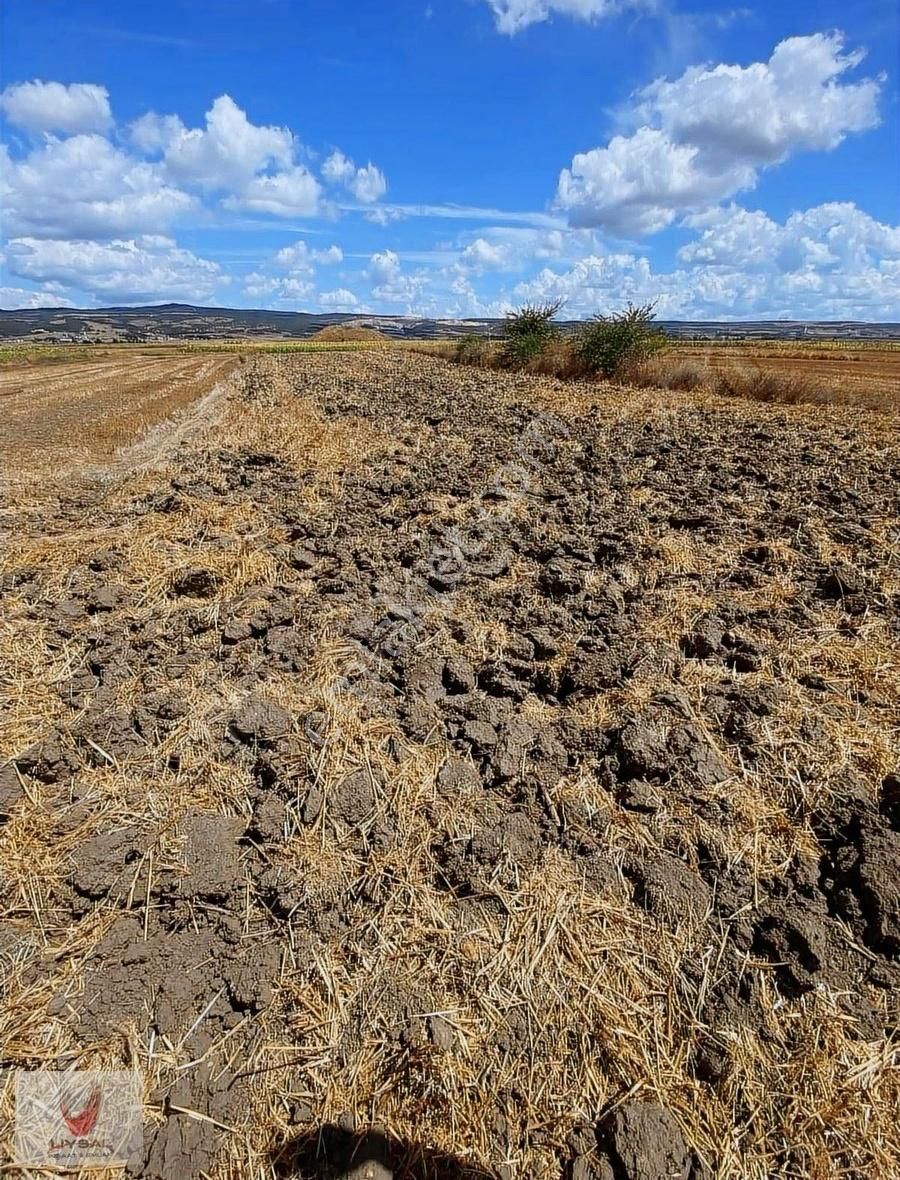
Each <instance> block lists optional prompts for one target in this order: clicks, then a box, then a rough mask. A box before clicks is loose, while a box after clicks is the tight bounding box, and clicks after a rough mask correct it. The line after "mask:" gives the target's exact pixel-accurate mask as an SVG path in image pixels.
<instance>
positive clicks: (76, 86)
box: [0, 80, 113, 135]
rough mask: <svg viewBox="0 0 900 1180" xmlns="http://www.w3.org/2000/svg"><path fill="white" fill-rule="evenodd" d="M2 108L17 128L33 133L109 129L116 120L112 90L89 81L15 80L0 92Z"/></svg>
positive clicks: (71, 132) (66, 133)
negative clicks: (110, 106)
mask: <svg viewBox="0 0 900 1180" xmlns="http://www.w3.org/2000/svg"><path fill="white" fill-rule="evenodd" d="M0 110H2V111H3V113H4V114H5V115H6V118H7V119H8V120H9V122H10V123H12V124H13V125H14V126H15V127H21V128H22V129H23V130H24V131H29V132H31V133H32V134H34V133H37V132H41V131H55V132H59V133H60V134H62V135H77V134H78V133H79V132H85V131H107V130H108V129H109V128H110V127H111V126H112V122H113V117H112V112H111V111H110V109H109V92H108V91H107V89H106V87H105V86H95V85H94V84H92V83H90V82H73V83H72V84H71V85H70V86H65V85H63V83H62V82H40V81H37V80H35V81H34V82H16V83H13V84H12V85H10V86H7V87H6V89H5V90H4V91H3V93H2V94H0Z"/></svg>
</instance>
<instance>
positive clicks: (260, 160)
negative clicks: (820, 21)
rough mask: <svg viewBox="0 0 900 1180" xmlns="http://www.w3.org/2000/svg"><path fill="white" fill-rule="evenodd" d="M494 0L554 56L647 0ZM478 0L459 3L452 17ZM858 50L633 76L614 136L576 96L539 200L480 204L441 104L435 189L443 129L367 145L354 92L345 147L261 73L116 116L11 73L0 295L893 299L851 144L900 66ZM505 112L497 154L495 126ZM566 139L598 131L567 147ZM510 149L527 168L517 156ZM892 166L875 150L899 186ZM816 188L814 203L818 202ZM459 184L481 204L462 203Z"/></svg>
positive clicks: (835, 305)
mask: <svg viewBox="0 0 900 1180" xmlns="http://www.w3.org/2000/svg"><path fill="white" fill-rule="evenodd" d="M448 2H449V0H448ZM486 3H487V7H488V8H489V10H490V12H489V14H488V15H489V19H490V21H491V25H492V27H493V29H494V39H495V41H496V42H497V45H498V46H499V47H500V51H501V52H506V53H513V52H515V51H516V46H517V45H519V44H520V43H521V42H522V40H523V38H526V37H527V38H529V39H530V51H531V52H532V53H540V50H541V38H542V37H547V38H550V39H552V38H553V37H554V36H556V35H557V34H559V35H561V36H566V35H567V33H566V32H565V30H566V29H567V28H568V29H574V28H576V27H578V26H580V27H581V40H582V41H583V39H584V27H585V26H587V27H588V28H590V29H592V30H593V29H598V30H599V28H600V26H601V25H602V26H604V27H606V26H607V25H609V24H610V22H614V21H617V20H619V21H621V20H622V19H624V15H625V14H626V13H630V15H631V16H632V17H633V18H634V19H638V17H640V18H641V19H643V20H645V21H649V20H652V19H653V13H654V11H656V10H657V9H658V5H655V4H652V3H650V2H649V0H486ZM478 11H480V10H478V9H472V8H471V6H469V7H467V6H465V5H462V6H461V7H460V9H459V12H458V14H457V16H458V20H460V21H465V20H467V19H469V18H470V16H472V14H474V13H475V12H478ZM472 19H474V16H472ZM491 25H488V29H490V27H491ZM560 30H563V32H562V33H560ZM485 35H489V34H485ZM620 35H622V34H621V31H620ZM448 52H449V50H448ZM483 52H484V54H485V59H486V60H487V61H489V60H490V57H489V54H488V51H487V50H484V51H483ZM864 56H865V47H864V46H863V45H851V44H850V43H849V42H848V39H847V37H846V36H845V35H844V34H842V33H840V32H836V31H826V32H822V31H818V32H811V33H808V34H806V35H801V36H791V37H785V38H782V39H780V40H778V41H777V42H775V43H774V44H771V46H770V49H769V51H768V53H767V54H766V55H765V56H764V57H762V56H760V57H759V58H758V59H754V60H745V61H743V62H741V61H736V60H733V59H732V58H729V59H728V60H723V61H720V62H718V63H712V62H710V61H709V60H706V59H704V60H703V61H691V62H689V63H687V64H682V66H681V67H680V68H679V69H677V70H672V71H671V72H670V73H659V74H657V75H656V76H653V77H646V76H645V77H644V78H643V79H642V81H641V84H640V85H638V86H637V87H636V88H634V89H632V91H631V93H630V94H625V95H623V94H621V93H618V88H617V86H615V85H613V86H612V87H611V88H610V89H608V91H605V92H604V93H605V95H606V97H607V98H609V99H611V100H612V101H608V102H606V104H605V107H604V109H605V112H606V116H605V117H606V119H607V122H608V123H609V132H608V134H607V135H606V136H601V135H599V134H598V133H597V125H598V122H599V121H601V119H598V118H597V117H595V115H594V114H591V115H590V116H588V115H586V113H585V111H584V110H583V109H573V111H572V119H571V122H572V124H573V126H572V127H567V128H566V135H567V139H566V140H565V141H564V142H562V143H560V144H559V147H558V149H557V148H556V147H555V144H554V141H553V137H552V136H547V135H545V136H544V142H543V143H542V144H541V151H540V155H541V159H542V160H543V159H548V160H552V159H553V156H554V155H555V156H556V159H557V163H556V172H555V175H552V174H550V175H546V176H545V175H544V170H543V169H542V168H539V167H537V166H535V168H534V169H533V173H534V174H532V173H528V184H529V186H530V189H531V191H534V192H537V193H539V192H540V187H539V186H541V185H542V184H543V186H544V188H543V196H542V199H541V200H539V201H535V202H534V204H535V207H534V208H532V209H530V210H529V209H526V210H524V211H523V210H522V209H521V208H519V207H517V204H518V203H517V202H516V201H515V191H514V190H511V189H510V187H509V186H508V185H505V184H502V183H498V185H497V187H498V191H497V195H496V200H494V201H491V202H489V203H485V202H484V194H485V191H486V185H487V180H486V179H485V178H483V177H482V172H483V171H484V170H485V169H484V168H481V167H479V166H478V165H479V161H477V160H476V159H474V158H473V157H472V154H471V147H470V139H469V132H468V130H465V131H463V130H460V131H458V132H457V131H456V130H455V128H454V126H453V124H452V121H450V120H449V118H447V119H445V121H444V122H443V123H441V124H440V125H438V120H437V114H438V113H439V112H437V111H436V115H435V122H436V129H435V134H436V135H440V137H441V144H442V149H443V152H444V153H445V156H446V157H448V158H447V159H446V161H445V163H446V166H447V167H448V168H450V169H451V170H452V171H453V178H454V183H453V186H452V197H453V199H452V200H450V199H448V200H446V201H443V202H442V201H440V200H437V201H435V199H434V185H433V184H432V183H426V179H425V178H426V177H428V169H429V168H431V169H434V168H435V164H434V163H433V160H434V150H433V149H432V148H428V151H429V152H430V153H431V154H430V155H429V156H428V158H427V159H425V158H424V157H423V161H422V163H421V166H418V167H417V155H418V152H419V151H420V150H424V147H425V145H421V144H418V145H417V143H416V142H412V141H411V140H410V137H409V135H408V134H406V133H405V131H404V128H403V125H402V120H399V121H398V122H397V123H396V125H391V123H390V119H386V122H387V124H388V125H387V126H386V127H385V130H384V131H383V132H382V133H380V134H379V135H378V136H377V141H376V142H372V143H371V145H370V146H368V145H364V150H360V149H359V144H358V138H359V137H358V134H357V132H356V129H355V126H354V104H353V103H352V102H349V101H348V104H347V109H346V111H345V112H344V114H343V122H344V125H345V127H346V130H347V139H348V140H349V141H350V143H349V147H348V145H347V144H345V145H344V146H339V145H336V144H334V143H333V142H331V141H332V136H333V130H332V126H333V121H332V123H331V124H329V128H328V130H325V131H323V132H322V133H321V134H320V135H319V136H318V137H316V136H315V135H314V134H311V133H310V130H309V129H310V128H311V129H312V131H313V132H314V130H315V125H314V123H313V122H312V121H311V120H310V119H308V118H306V117H304V120H303V123H304V132H303V135H302V137H301V134H300V132H299V130H297V129H295V125H296V114H297V108H296V106H294V104H292V103H285V104H284V111H285V116H284V117H285V120H286V121H284V122H281V121H278V122H275V121H266V119H265V118H261V117H260V116H259V115H258V114H256V108H257V106H258V107H259V108H261V109H264V110H266V111H268V112H271V110H272V109H274V108H276V107H277V106H278V103H277V102H275V101H274V98H273V95H272V94H269V93H266V92H264V91H262V92H261V93H260V96H259V101H258V102H254V101H253V98H252V95H251V97H250V98H249V99H246V100H244V102H240V101H238V99H237V98H236V97H234V96H233V95H232V94H231V93H224V92H223V93H218V94H215V93H206V94H202V95H201V94H197V95H196V97H195V99H194V102H193V106H194V108H195V109H200V108H199V107H198V105H197V104H199V103H202V109H203V114H202V117H197V116H196V115H195V117H194V118H193V119H191V118H190V117H188V116H186V115H185V114H184V113H183V111H184V109H185V108H184V107H183V108H182V112H181V113H179V112H178V111H176V110H171V109H168V108H167V105H166V104H165V102H163V101H156V99H157V98H158V96H157V95H154V94H143V93H142V94H140V95H138V96H135V95H130V96H129V99H128V102H126V103H123V105H124V106H125V108H126V109H127V108H128V106H129V105H130V106H131V107H132V109H134V107H135V106H137V108H138V111H139V113H134V114H131V115H130V116H125V117H123V116H122V115H120V114H118V111H119V103H118V101H117V95H116V91H115V89H114V88H112V87H111V88H107V85H105V84H104V81H103V80H102V79H95V80H91V81H83V80H77V81H73V82H63V81H58V80H42V79H40V78H37V77H33V78H27V77H25V78H22V79H21V80H17V81H12V82H10V83H9V84H8V85H7V86H6V88H5V89H4V90H3V91H2V93H0V111H2V115H3V131H2V137H0V139H2V142H0V202H2V210H3V234H4V237H3V241H2V246H0V250H2V255H0V261H2V270H0V306H2V307H7V308H10V307H17V306H21V307H29V306H66V305H78V306H93V305H97V306H100V305H104V304H111V303H117V304H120V303H145V302H154V301H160V302H161V301H169V300H182V301H186V302H196V303H227V304H229V305H231V306H267V307H273V308H278V309H282V310H284V309H292V308H295V309H298V310H323V311H326V310H328V311H335V310H337V311H359V312H365V311H374V312H389V313H409V314H422V315H436V316H472V315H497V314H502V313H503V312H504V311H505V310H507V309H508V308H509V307H511V306H513V305H515V304H516V303H518V302H521V301H524V300H529V301H530V300H544V299H562V300H564V301H565V307H566V313H567V314H568V315H570V316H573V317H577V316H586V315H590V314H592V313H594V312H597V311H606V310H608V309H609V308H611V307H617V306H621V304H622V303H623V302H624V301H626V300H635V301H645V300H648V299H656V300H657V301H658V302H657V309H658V314H660V315H661V316H662V317H664V318H691V319H712V318H729V317H738V318H746V317H759V318H769V317H789V318H816V319H844V318H847V319H851V318H857V319H875V320H877V319H882V320H889V319H900V226H897V225H896V224H891V223H890V219H888V220H885V219H884V217H883V215H882V216H881V217H880V216H878V215H876V214H874V213H873V212H871V211H867V209H866V208H865V199H866V197H867V196H870V193H871V190H870V189H869V188H868V187H867V186H866V185H860V183H858V180H859V178H858V177H856V176H854V175H853V174H852V173H850V172H848V171H846V169H845V167H844V165H843V163H842V162H841V160H840V157H841V154H842V152H845V151H847V150H849V149H850V147H851V145H852V144H853V143H854V142H856V141H864V139H865V137H866V136H867V135H872V134H877V132H878V130H879V128H880V127H881V126H882V124H883V120H884V110H885V107H886V105H887V103H886V96H887V95H888V94H890V93H892V90H891V88H892V87H894V86H895V85H896V80H892V79H890V78H889V77H888V76H886V75H885V73H884V72H881V71H875V72H873V71H871V70H867V69H866V68H865V61H864ZM498 60H499V59H498ZM475 69H476V67H475V66H473V67H472V70H473V72H474V71H475ZM547 69H548V70H549V67H547ZM638 72H639V67H638ZM548 76H550V77H552V75H551V74H548ZM397 84H398V85H401V86H402V77H400V78H399V80H398V82H397ZM162 92H163V91H161V93H162ZM335 101H337V100H335ZM590 109H591V110H592V111H596V102H594V103H592V104H591V106H590ZM445 114H446V112H445ZM269 119H271V114H270V115H269ZM292 124H293V125H292ZM492 125H493V127H494V133H495V140H494V144H495V152H496V153H500V152H502V151H503V150H504V125H503V124H502V123H499V122H497V121H496V120H493V121H492ZM592 129H593V130H592ZM592 139H593V140H594V143H593V145H592V143H591V140H592ZM573 140H575V141H576V142H577V141H578V140H581V141H582V142H583V143H584V146H583V147H582V148H580V150H577V151H571V149H569V150H567V148H566V144H567V143H571V142H572V141H573ZM351 148H352V149H353V150H350V149H351ZM807 161H809V163H807ZM482 163H483V161H482ZM517 166H519V167H521V168H522V169H523V174H525V170H527V168H528V161H527V159H526V160H525V161H519V162H518V164H517ZM395 168H396V169H397V170H398V171H401V170H402V172H403V177H402V181H401V187H402V191H401V192H399V194H398V193H397V191H396V189H395V186H394V184H393V181H392V172H393V170H394V169H395ZM792 168H793V176H792V179H791V178H789V180H788V182H787V183H785V184H782V185H779V183H778V181H777V179H776V178H777V177H778V175H779V172H781V173H782V175H783V174H785V173H787V172H788V171H789V170H790V169H792ZM487 171H490V168H488V169H487ZM892 174H894V175H895V174H896V161H894V164H893V169H892V166H891V163H890V162H889V161H888V160H887V159H885V161H884V172H883V181H884V183H885V184H887V185H889V184H890V183H891V179H890V178H891V175H892ZM807 175H808V176H810V177H814V179H815V183H811V182H808V181H807ZM419 177H422V178H423V179H421V180H419V179H418V178H419ZM428 179H429V180H430V178H428ZM417 183H418V184H421V186H422V189H421V191H416V188H415V186H416V184H417ZM817 190H818V192H819V193H821V194H822V195H823V198H824V199H819V200H813V201H810V202H809V203H805V202H804V201H803V198H805V197H807V195H813V196H815V194H816V191H817ZM467 191H471V192H472V195H473V200H472V203H471V204H467V203H465V201H460V200H459V193H465V192H467ZM389 194H390V199H389ZM488 195H490V194H488ZM764 198H765V200H766V204H765V206H763V199H764ZM895 208H896V205H895Z"/></svg>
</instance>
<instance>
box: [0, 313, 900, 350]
mask: <svg viewBox="0 0 900 1180" xmlns="http://www.w3.org/2000/svg"><path fill="white" fill-rule="evenodd" d="M501 322H502V321H501V320H496V319H469V320H441V319H438V320H432V319H419V318H417V317H415V316H401V315H396V316H394V315H351V314H346V313H344V314H340V313H334V314H328V315H312V314H310V313H308V312H303V311H260V310H255V309H251V310H248V309H245V308H235V307H195V306H193V305H191V304H187V303H162V304H156V305H153V306H148V307H103V308H69V307H42V308H28V309H23V310H20V311H2V310H0V339H6V340H22V341H34V342H40V341H45V342H47V343H69V342H77V343H96V344H109V343H115V342H128V341H133V342H136V343H142V344H149V343H153V342H159V341H167V340H254V339H256V340H302V339H305V338H307V337H310V336H314V335H315V334H316V333H317V332H320V331H321V330H322V329H323V328H327V327H329V326H330V325H341V326H343V327H347V328H367V329H370V330H374V331H376V332H380V333H381V334H382V335H384V336H391V337H394V338H400V339H409V340H435V339H440V338H446V337H448V336H461V335H464V334H465V333H467V332H477V333H479V334H482V335H487V334H489V333H491V332H497V331H498V329H499V326H500V324H501ZM659 326H660V327H661V328H662V329H663V330H664V331H665V332H667V333H668V334H669V335H671V336H674V337H677V338H681V339H695V340H714V339H721V338H729V339H736V338H751V339H774V340H796V339H832V338H837V339H847V340H897V339H900V324H871V323H858V322H854V321H852V320H846V321H835V322H828V321H816V322H805V321H802V320H747V321H717V322H712V321H710V322H700V321H698V322H691V321H685V320H668V321H667V320H661V321H659ZM561 327H563V328H564V329H566V328H568V329H570V330H571V329H574V328H575V327H576V323H575V322H574V321H569V322H568V323H564V324H562V325H561Z"/></svg>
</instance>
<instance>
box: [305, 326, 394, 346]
mask: <svg viewBox="0 0 900 1180" xmlns="http://www.w3.org/2000/svg"><path fill="white" fill-rule="evenodd" d="M313 339H314V340H332V341H339V342H341V343H343V342H345V341H348V340H372V341H377V340H383V341H387V336H385V335H383V334H382V333H381V332H376V330H375V329H374V328H358V327H354V326H353V325H352V324H348V325H346V326H344V325H343V324H329V325H328V326H327V327H326V328H320V329H319V331H318V332H316V334H315V336H314V337H313Z"/></svg>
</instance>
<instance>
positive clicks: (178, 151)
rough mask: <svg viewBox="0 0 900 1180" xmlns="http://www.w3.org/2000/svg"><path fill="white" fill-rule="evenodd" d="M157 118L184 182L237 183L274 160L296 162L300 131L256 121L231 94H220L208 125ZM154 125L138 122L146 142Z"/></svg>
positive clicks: (170, 163)
mask: <svg viewBox="0 0 900 1180" xmlns="http://www.w3.org/2000/svg"><path fill="white" fill-rule="evenodd" d="M156 118H157V124H156V127H155V129H154V132H155V134H156V135H157V137H158V138H159V141H160V146H162V147H163V148H164V159H165V162H166V167H167V168H168V170H169V172H170V173H171V174H172V176H173V177H175V178H176V179H177V180H179V181H181V182H182V183H190V184H196V185H200V186H203V187H205V188H212V189H237V188H240V187H241V186H243V185H245V184H247V183H248V182H249V181H251V180H252V179H253V177H254V176H256V174H257V173H258V172H261V171H262V170H263V169H264V168H266V167H268V166H270V165H275V166H277V167H280V168H288V167H290V164H291V160H292V158H293V151H294V137H293V135H292V134H291V132H290V131H289V129H288V128H287V127H258V126H256V125H255V124H254V123H251V122H250V120H249V119H248V118H247V115H246V113H245V112H244V111H243V110H241V108H240V107H239V106H238V105H237V103H236V102H235V101H234V99H233V98H231V96H230V95H228V94H222V95H220V96H219V97H218V98H217V99H216V100H215V102H214V103H213V104H212V106H211V107H210V109H209V110H208V111H207V112H206V126H205V127H204V128H199V127H195V128H186V127H184V126H183V125H182V126H181V127H178V126H176V125H174V124H173V123H172V122H171V118H172V117H171V116H170V117H169V119H170V121H169V122H168V123H165V122H164V121H163V122H162V123H160V122H159V117H158V116H157V117H156ZM179 122H180V120H179ZM150 127H151V125H150V124H145V125H143V127H142V126H140V125H139V126H138V136H139V137H142V138H143V139H144V141H145V142H147V141H148V139H150V138H152V134H153V133H154V132H151V129H150ZM132 134H134V128H133V129H132Z"/></svg>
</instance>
